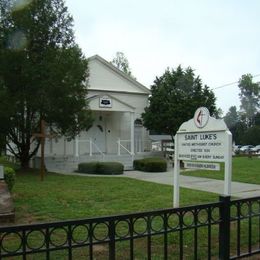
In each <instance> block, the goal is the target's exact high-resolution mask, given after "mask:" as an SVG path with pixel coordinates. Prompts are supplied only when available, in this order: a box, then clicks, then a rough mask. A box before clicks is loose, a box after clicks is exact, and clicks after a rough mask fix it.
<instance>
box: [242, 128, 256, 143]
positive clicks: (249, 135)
mask: <svg viewBox="0 0 260 260" xmlns="http://www.w3.org/2000/svg"><path fill="white" fill-rule="evenodd" d="M241 143H242V144H252V145H259V144H260V126H252V127H250V128H248V129H247V130H246V131H245V132H244V134H243V137H242V142H241Z"/></svg>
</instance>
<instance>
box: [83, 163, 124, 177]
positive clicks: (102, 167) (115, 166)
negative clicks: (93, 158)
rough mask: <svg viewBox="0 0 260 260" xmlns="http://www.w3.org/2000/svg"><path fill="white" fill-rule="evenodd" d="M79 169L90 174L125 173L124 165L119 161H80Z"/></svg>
mask: <svg viewBox="0 0 260 260" xmlns="http://www.w3.org/2000/svg"><path fill="white" fill-rule="evenodd" d="M78 171H79V172H82V173H88V174H102V175H118V174H123V172H124V165H123V164H121V163H119V162H88V163H80V164H79V165H78Z"/></svg>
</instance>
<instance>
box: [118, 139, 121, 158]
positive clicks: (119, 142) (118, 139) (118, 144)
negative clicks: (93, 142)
mask: <svg viewBox="0 0 260 260" xmlns="http://www.w3.org/2000/svg"><path fill="white" fill-rule="evenodd" d="M120 154H121V153H120V138H118V139H117V155H120Z"/></svg>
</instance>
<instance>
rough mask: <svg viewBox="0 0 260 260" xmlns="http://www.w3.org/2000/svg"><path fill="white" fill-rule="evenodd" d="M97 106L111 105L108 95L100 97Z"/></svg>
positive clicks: (108, 106)
mask: <svg viewBox="0 0 260 260" xmlns="http://www.w3.org/2000/svg"><path fill="white" fill-rule="evenodd" d="M99 107H107V108H111V107H112V100H111V98H110V97H101V98H100V99H99Z"/></svg>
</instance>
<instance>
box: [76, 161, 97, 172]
mask: <svg viewBox="0 0 260 260" xmlns="http://www.w3.org/2000/svg"><path fill="white" fill-rule="evenodd" d="M97 165H98V162H87V163H80V164H79V165H78V171H79V172H84V173H89V174H95V173H96V172H97Z"/></svg>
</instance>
